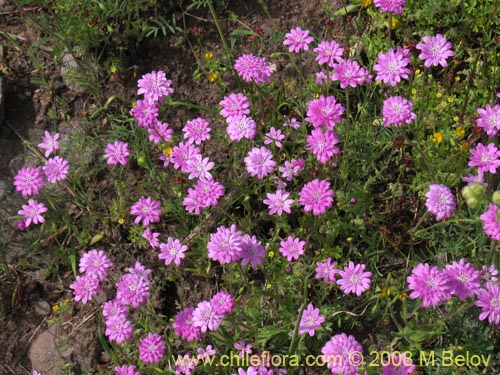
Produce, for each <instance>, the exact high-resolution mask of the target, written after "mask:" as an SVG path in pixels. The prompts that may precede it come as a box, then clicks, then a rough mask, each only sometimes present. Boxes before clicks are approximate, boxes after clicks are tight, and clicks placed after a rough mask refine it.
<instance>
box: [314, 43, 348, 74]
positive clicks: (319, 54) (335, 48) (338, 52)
mask: <svg viewBox="0 0 500 375" xmlns="http://www.w3.org/2000/svg"><path fill="white" fill-rule="evenodd" d="M314 52H315V53H316V61H317V62H318V64H319V65H323V64H327V65H328V66H329V67H330V68H333V67H334V64H335V63H336V62H339V61H340V60H342V54H343V53H344V49H343V48H342V47H340V45H339V44H338V43H337V42H336V41H334V40H332V41H329V40H323V41H321V42H320V43H319V44H318V46H317V47H316V48H315V49H314Z"/></svg>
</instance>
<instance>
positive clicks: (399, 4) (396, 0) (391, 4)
mask: <svg viewBox="0 0 500 375" xmlns="http://www.w3.org/2000/svg"><path fill="white" fill-rule="evenodd" d="M405 4H406V0H373V5H375V7H377V8H380V10H381V11H382V12H386V13H394V14H402V13H403V7H404V6H405ZM384 375H385V374H384Z"/></svg>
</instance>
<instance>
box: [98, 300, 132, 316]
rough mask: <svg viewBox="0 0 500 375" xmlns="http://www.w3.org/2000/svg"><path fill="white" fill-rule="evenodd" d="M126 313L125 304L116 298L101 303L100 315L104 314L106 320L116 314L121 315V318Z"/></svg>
mask: <svg viewBox="0 0 500 375" xmlns="http://www.w3.org/2000/svg"><path fill="white" fill-rule="evenodd" d="M128 315H129V311H128V308H127V306H125V305H124V304H123V303H121V302H120V301H118V300H116V299H112V300H109V301H107V302H105V303H104V304H103V307H102V316H104V318H106V320H108V319H111V318H112V317H116V316H121V317H122V319H125V318H127V317H128Z"/></svg>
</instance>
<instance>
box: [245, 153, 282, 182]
mask: <svg viewBox="0 0 500 375" xmlns="http://www.w3.org/2000/svg"><path fill="white" fill-rule="evenodd" d="M244 161H245V164H246V168H247V172H248V173H249V174H250V175H251V176H254V177H257V179H259V180H262V179H263V178H264V177H265V176H267V175H270V174H272V173H273V172H274V167H275V166H276V162H275V161H274V160H273V153H272V152H271V151H270V150H269V149H267V148H266V147H264V146H262V147H261V148H258V147H254V148H253V149H251V150H250V152H249V153H248V156H247V157H246V158H245V159H244Z"/></svg>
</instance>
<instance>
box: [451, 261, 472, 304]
mask: <svg viewBox="0 0 500 375" xmlns="http://www.w3.org/2000/svg"><path fill="white" fill-rule="evenodd" d="M445 272H446V274H447V276H448V287H449V289H450V293H451V294H452V295H456V296H457V297H458V298H459V299H460V300H461V301H463V300H465V299H466V298H467V297H473V296H474V295H475V294H477V291H478V290H479V286H480V284H481V281H480V279H479V275H480V272H479V271H478V270H476V268H475V267H474V266H473V265H472V264H470V263H465V259H460V261H459V262H458V263H457V262H453V264H451V265H450V264H447V265H446V268H445Z"/></svg>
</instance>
